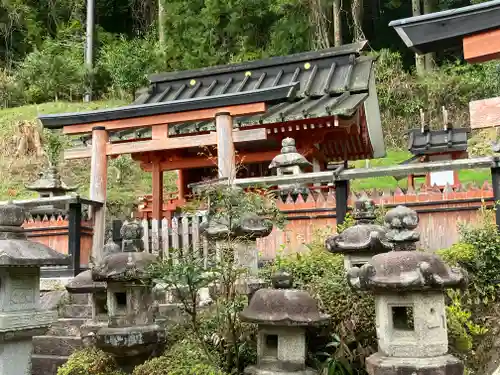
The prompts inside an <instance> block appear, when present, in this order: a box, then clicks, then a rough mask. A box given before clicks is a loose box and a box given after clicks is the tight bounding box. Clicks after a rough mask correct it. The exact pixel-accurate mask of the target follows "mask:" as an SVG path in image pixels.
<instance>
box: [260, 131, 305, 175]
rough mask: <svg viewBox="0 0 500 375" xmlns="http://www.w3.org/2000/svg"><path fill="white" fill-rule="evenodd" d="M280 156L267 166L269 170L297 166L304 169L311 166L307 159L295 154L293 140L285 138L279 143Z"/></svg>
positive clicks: (295, 149)
mask: <svg viewBox="0 0 500 375" xmlns="http://www.w3.org/2000/svg"><path fill="white" fill-rule="evenodd" d="M281 146H282V148H281V154H279V155H277V156H276V157H275V158H274V159H273V160H272V161H271V164H269V168H270V169H273V168H283V167H291V166H299V167H301V168H306V167H310V166H312V164H311V163H310V162H309V161H307V159H306V158H305V157H304V156H302V155H301V154H299V153H298V152H297V148H296V147H295V140H294V139H293V138H285V139H283V141H282V142H281Z"/></svg>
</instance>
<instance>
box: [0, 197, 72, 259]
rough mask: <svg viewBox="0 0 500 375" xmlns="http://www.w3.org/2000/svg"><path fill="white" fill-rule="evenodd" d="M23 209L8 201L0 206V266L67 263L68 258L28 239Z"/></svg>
mask: <svg viewBox="0 0 500 375" xmlns="http://www.w3.org/2000/svg"><path fill="white" fill-rule="evenodd" d="M24 219H25V211H24V209H23V208H22V207H20V206H16V205H14V204H12V203H8V204H5V205H1V206H0V267H14V266H23V267H27V266H28V267H42V266H64V265H69V262H70V259H69V258H68V257H67V256H66V255H64V254H61V253H59V252H57V251H55V250H54V249H51V248H50V247H48V246H45V245H43V244H41V243H37V242H31V241H28V239H27V237H26V234H25V232H24V229H23V228H22V224H23V222H24Z"/></svg>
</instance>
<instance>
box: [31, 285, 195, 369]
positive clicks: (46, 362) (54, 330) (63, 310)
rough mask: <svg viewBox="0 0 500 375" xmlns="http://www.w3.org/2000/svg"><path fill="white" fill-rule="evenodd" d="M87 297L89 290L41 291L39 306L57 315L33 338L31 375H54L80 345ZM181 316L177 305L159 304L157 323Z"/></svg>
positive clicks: (87, 310)
mask: <svg viewBox="0 0 500 375" xmlns="http://www.w3.org/2000/svg"><path fill="white" fill-rule="evenodd" d="M88 300H89V296H88V294H69V293H68V292H66V291H64V292H63V291H55V292H48V293H44V294H42V297H41V301H40V302H41V305H42V308H44V309H49V310H57V311H58V314H59V319H58V321H57V322H55V323H54V324H52V326H51V327H50V328H49V330H48V331H47V333H46V334H45V335H44V336H35V337H34V338H33V355H32V357H31V365H32V371H31V374H32V375H56V374H57V369H58V367H59V366H61V365H62V364H63V363H65V362H66V361H67V359H68V357H69V356H70V355H71V354H72V353H73V352H74V351H76V350H78V349H81V348H83V344H82V340H81V338H80V327H81V326H82V324H83V323H85V321H87V320H88V319H90V317H91V314H92V312H91V308H90V305H88ZM184 318H185V317H184ZM184 318H183V315H182V313H181V310H180V308H179V305H176V304H172V303H168V304H160V306H159V317H158V318H157V319H158V320H157V321H158V324H163V325H165V326H166V327H168V326H169V325H170V324H175V323H179V322H181V321H183V320H184Z"/></svg>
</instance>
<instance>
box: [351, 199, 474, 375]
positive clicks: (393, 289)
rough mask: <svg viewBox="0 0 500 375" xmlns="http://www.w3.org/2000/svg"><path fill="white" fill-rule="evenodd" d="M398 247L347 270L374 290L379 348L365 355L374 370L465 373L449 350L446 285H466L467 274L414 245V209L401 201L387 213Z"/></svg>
mask: <svg viewBox="0 0 500 375" xmlns="http://www.w3.org/2000/svg"><path fill="white" fill-rule="evenodd" d="M385 220H386V223H387V224H389V225H390V228H389V232H388V233H391V235H390V237H389V238H390V239H391V240H392V241H393V242H394V245H395V249H394V250H395V251H392V252H388V253H383V254H378V255H375V256H374V257H373V258H372V259H371V260H370V262H369V263H367V264H365V265H363V266H362V267H361V268H358V267H353V268H351V269H350V270H349V272H348V281H349V284H350V285H351V286H352V287H353V288H355V289H359V290H364V291H371V292H373V293H374V294H375V313H376V329H377V340H378V353H376V354H374V355H372V356H370V357H369V358H368V359H367V361H366V367H367V371H368V374H370V375H400V374H409V375H410V374H411V375H461V374H463V371H464V368H463V364H462V363H461V362H460V361H459V360H458V359H456V358H455V357H453V356H451V355H449V354H447V353H448V336H447V327H446V311H445V298H444V291H445V289H446V288H458V287H465V286H466V285H467V275H466V274H465V272H464V271H462V270H460V269H457V268H450V267H448V266H447V265H446V264H445V263H444V262H443V261H442V260H441V259H440V258H439V257H438V256H437V255H435V254H429V253H425V252H419V251H414V250H409V249H414V247H415V242H416V240H418V234H417V233H416V232H415V231H414V229H415V228H416V225H417V223H418V217H417V214H416V212H415V211H413V210H410V209H409V208H407V207H403V206H399V207H396V208H395V209H393V210H391V211H389V212H388V213H387V215H386V217H385Z"/></svg>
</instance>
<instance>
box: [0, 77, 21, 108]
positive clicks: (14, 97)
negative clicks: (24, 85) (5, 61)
mask: <svg viewBox="0 0 500 375" xmlns="http://www.w3.org/2000/svg"><path fill="white" fill-rule="evenodd" d="M23 99H24V98H23V94H22V92H21V89H20V87H19V84H18V83H17V82H16V79H15V77H14V76H13V75H12V74H10V73H9V72H8V71H7V70H5V69H0V108H7V107H14V106H16V105H19V104H21V103H23Z"/></svg>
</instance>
